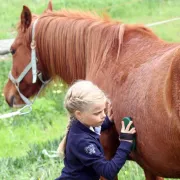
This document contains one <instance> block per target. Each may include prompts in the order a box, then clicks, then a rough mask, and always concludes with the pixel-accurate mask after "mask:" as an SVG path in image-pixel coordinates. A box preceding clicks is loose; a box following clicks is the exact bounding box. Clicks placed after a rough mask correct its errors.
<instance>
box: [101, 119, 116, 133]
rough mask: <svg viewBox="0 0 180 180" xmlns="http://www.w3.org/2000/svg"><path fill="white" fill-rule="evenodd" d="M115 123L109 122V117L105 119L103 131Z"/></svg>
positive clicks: (102, 126)
mask: <svg viewBox="0 0 180 180" xmlns="http://www.w3.org/2000/svg"><path fill="white" fill-rule="evenodd" d="M113 124H114V123H113V122H112V121H110V120H109V118H108V116H106V117H105V120H104V122H103V124H102V125H101V131H104V130H106V129H109V128H110V127H111V126H112V125H113Z"/></svg>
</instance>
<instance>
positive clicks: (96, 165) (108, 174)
mask: <svg viewBox="0 0 180 180" xmlns="http://www.w3.org/2000/svg"><path fill="white" fill-rule="evenodd" d="M131 146H132V143H130V142H126V141H122V142H121V144H120V146H119V147H118V149H117V151H116V154H115V156H114V157H113V158H112V159H111V160H110V161H108V160H106V159H105V157H104V154H103V153H102V152H101V151H100V150H99V149H98V147H97V145H96V144H95V143H94V142H92V141H90V140H88V139H84V140H81V141H80V142H79V143H78V144H77V145H76V147H75V148H73V153H74V154H75V156H76V157H77V158H78V159H79V160H80V161H81V162H82V164H83V165H84V166H87V167H88V166H91V167H93V169H94V170H95V171H96V173H97V174H98V175H99V176H103V177H104V178H106V179H109V180H112V179H113V178H114V177H115V176H116V175H117V174H118V172H119V170H120V169H121V168H122V167H123V165H124V164H125V162H126V159H127V156H128V154H129V153H130V151H131Z"/></svg>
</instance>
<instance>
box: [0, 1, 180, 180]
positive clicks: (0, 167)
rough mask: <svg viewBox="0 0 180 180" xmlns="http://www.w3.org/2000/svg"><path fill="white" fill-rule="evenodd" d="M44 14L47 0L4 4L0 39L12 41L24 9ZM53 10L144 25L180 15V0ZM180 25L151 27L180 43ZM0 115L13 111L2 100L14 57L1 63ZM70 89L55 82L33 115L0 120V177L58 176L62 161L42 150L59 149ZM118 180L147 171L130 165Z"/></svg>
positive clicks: (137, 178) (35, 179)
mask: <svg viewBox="0 0 180 180" xmlns="http://www.w3.org/2000/svg"><path fill="white" fill-rule="evenodd" d="M24 4H25V5H27V6H28V7H29V8H30V9H31V10H32V12H33V13H37V14H41V13H42V12H43V11H44V10H45V9H46V7H47V4H48V0H28V1H25V0H8V1H2V2H1V11H0V39H4V38H14V37H15V35H16V24H17V22H18V21H19V17H20V13H21V11H22V6H23V5H24ZM53 5H54V9H56V10H57V9H60V8H70V9H78V10H86V11H87V10H88V11H89V10H90V11H95V12H97V13H99V14H102V13H104V12H106V13H108V14H109V15H110V16H111V17H112V18H114V19H117V20H120V21H123V22H124V23H131V24H132V23H143V24H149V23H152V22H157V21H162V20H166V19H171V18H174V17H178V16H179V12H180V1H177V0H129V1H127V0H86V1H84V0H53ZM179 25H180V21H175V22H171V23H168V24H164V25H159V26H156V27H153V28H152V29H153V31H154V32H155V33H157V34H158V36H160V37H161V38H162V39H164V40H167V41H170V42H180V33H179ZM0 67H1V71H0V82H1V83H0V107H1V108H0V114H4V113H7V112H11V111H12V109H10V108H9V107H8V106H7V104H6V102H5V100H4V97H3V93H2V88H3V87H4V84H5V83H6V81H7V75H8V72H9V70H10V68H11V61H10V57H8V58H7V61H2V62H0ZM65 89H66V86H62V84H61V82H60V83H57V82H56V83H55V84H53V83H52V84H51V86H50V87H48V88H46V90H45V93H44V94H43V95H42V96H41V97H40V98H38V99H37V101H36V102H35V104H34V105H33V111H32V112H31V113H30V114H28V115H26V116H21V117H14V118H10V119H4V120H0V149H1V150H0V179H2V180H7V179H14V180H52V179H54V178H56V177H58V176H59V174H60V172H61V169H62V167H63V163H62V161H61V160H60V159H58V158H55V159H49V158H48V157H46V156H44V155H43V154H42V150H43V149H47V150H56V149H57V147H58V143H59V140H60V137H62V135H63V134H64V131H65V127H66V124H67V118H66V115H65V112H64V109H63V97H64V90H65ZM119 178H120V179H123V180H124V179H128V180H144V175H143V171H142V169H141V168H139V166H138V165H137V164H136V163H132V162H127V163H126V165H125V166H124V167H123V169H122V170H121V171H120V173H119Z"/></svg>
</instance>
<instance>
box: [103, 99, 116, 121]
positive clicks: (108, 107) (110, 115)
mask: <svg viewBox="0 0 180 180" xmlns="http://www.w3.org/2000/svg"><path fill="white" fill-rule="evenodd" d="M105 111H106V115H107V116H108V118H109V120H110V121H111V122H113V121H114V120H113V111H112V105H111V103H110V102H107V103H106V110H105Z"/></svg>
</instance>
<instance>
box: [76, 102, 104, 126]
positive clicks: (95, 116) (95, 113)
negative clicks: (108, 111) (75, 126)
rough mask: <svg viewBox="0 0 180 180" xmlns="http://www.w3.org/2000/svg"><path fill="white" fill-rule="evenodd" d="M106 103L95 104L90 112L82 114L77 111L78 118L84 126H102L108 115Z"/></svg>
mask: <svg viewBox="0 0 180 180" xmlns="http://www.w3.org/2000/svg"><path fill="white" fill-rule="evenodd" d="M104 110H105V102H104V103H101V104H94V105H92V106H91V108H90V109H89V110H88V111H84V112H80V111H76V112H75V115H76V118H77V119H78V120H79V121H80V122H81V123H82V124H84V125H86V126H88V127H90V126H92V127H98V126H101V125H102V123H103V121H104V119H105V117H106V115H105V112H104Z"/></svg>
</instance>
